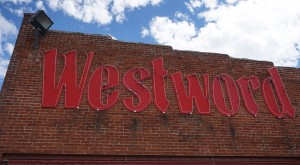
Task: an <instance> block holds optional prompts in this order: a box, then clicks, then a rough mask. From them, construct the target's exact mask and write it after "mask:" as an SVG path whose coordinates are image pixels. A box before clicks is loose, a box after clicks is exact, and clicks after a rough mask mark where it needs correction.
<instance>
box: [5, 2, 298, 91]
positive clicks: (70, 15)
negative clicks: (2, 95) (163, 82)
mask: <svg viewBox="0 0 300 165" xmlns="http://www.w3.org/2000/svg"><path fill="white" fill-rule="evenodd" d="M38 9H43V10H45V12H46V13H47V15H48V16H49V17H50V18H51V19H52V20H53V22H54V25H53V26H52V27H51V29H52V30H63V31H73V32H82V33H89V34H104V35H111V36H112V37H114V38H115V39H117V40H121V41H127V42H143V43H150V44H162V45H170V46H172V47H173V48H174V49H179V50H193V51H203V52H215V53H225V54H228V55H230V56H232V57H235V58H247V59H254V60H263V61H272V62H273V63H274V64H275V65H276V66H289V67H298V68H299V67H300V30H299V29H300V10H299V9H300V1H299V0H89V1H83V0H0V87H1V86H2V82H3V79H4V76H5V73H6V68H7V66H8V63H9V59H10V56H11V54H12V51H13V47H14V44H15V40H16V37H17V34H18V31H19V27H20V24H21V21H22V18H23V13H24V12H27V13H28V12H31V13H34V12H35V11H37V10H38Z"/></svg>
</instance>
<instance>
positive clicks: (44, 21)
mask: <svg viewBox="0 0 300 165" xmlns="http://www.w3.org/2000/svg"><path fill="white" fill-rule="evenodd" d="M29 22H30V23H31V25H32V26H33V27H35V28H36V29H38V30H39V31H40V32H41V34H42V35H45V33H46V32H47V30H48V29H49V28H50V27H51V26H52V25H53V22H52V20H51V19H50V18H49V17H48V16H47V15H46V13H45V12H44V11H43V10H38V11H37V12H36V13H35V14H34V15H33V16H32V17H31V18H30V19H29Z"/></svg>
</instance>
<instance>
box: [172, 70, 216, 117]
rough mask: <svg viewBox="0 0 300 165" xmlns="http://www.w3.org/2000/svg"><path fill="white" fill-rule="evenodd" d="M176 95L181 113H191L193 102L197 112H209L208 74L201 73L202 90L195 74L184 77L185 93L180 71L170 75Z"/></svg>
mask: <svg viewBox="0 0 300 165" xmlns="http://www.w3.org/2000/svg"><path fill="white" fill-rule="evenodd" d="M171 78H172V81H173V86H174V89H175V93H176V97H177V100H178V103H179V108H180V112H181V113H183V114H191V113H192V112H193V102H194V103H195V105H196V109H197V113H199V114H210V106H209V85H208V82H209V76H208V74H205V75H203V78H204V92H203V91H202V89H201V87H200V84H199V81H198V79H197V76H196V74H192V75H189V76H187V77H186V79H187V80H188V90H189V93H188V94H187V93H186V91H185V89H184V83H183V81H182V75H181V72H177V73H174V74H172V75H171Z"/></svg>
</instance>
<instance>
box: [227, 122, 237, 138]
mask: <svg viewBox="0 0 300 165" xmlns="http://www.w3.org/2000/svg"><path fill="white" fill-rule="evenodd" d="M229 131H230V135H231V137H232V138H233V139H235V136H236V129H235V127H234V125H232V124H231V123H230V124H229Z"/></svg>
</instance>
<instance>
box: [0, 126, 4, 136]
mask: <svg viewBox="0 0 300 165" xmlns="http://www.w3.org/2000/svg"><path fill="white" fill-rule="evenodd" d="M3 134H4V131H3V129H2V128H0V137H1V136H2V135H3Z"/></svg>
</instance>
